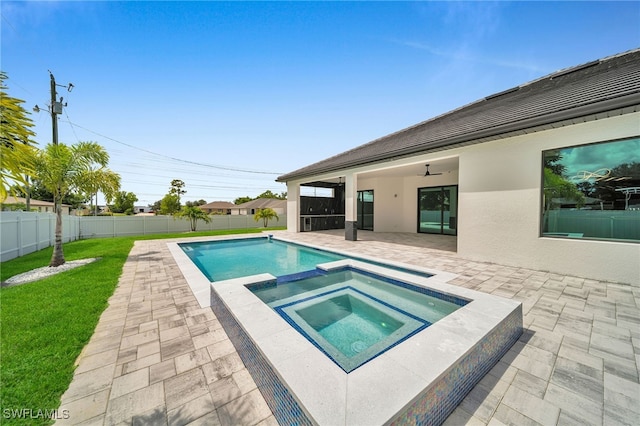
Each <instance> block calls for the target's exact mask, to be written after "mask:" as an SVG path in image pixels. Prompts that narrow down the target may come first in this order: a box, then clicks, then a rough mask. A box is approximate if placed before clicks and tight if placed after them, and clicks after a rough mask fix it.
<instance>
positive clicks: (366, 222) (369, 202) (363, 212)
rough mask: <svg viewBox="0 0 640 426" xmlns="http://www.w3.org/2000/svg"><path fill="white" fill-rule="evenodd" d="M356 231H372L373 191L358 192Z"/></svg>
mask: <svg viewBox="0 0 640 426" xmlns="http://www.w3.org/2000/svg"><path fill="white" fill-rule="evenodd" d="M357 220H358V229H364V230H366V231H373V190H368V191H358V219H357Z"/></svg>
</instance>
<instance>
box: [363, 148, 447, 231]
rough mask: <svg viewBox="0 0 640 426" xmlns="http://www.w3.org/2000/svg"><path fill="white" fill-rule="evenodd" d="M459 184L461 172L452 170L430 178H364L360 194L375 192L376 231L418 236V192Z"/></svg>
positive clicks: (374, 217)
mask: <svg viewBox="0 0 640 426" xmlns="http://www.w3.org/2000/svg"><path fill="white" fill-rule="evenodd" d="M456 151H457V150H456ZM425 161H427V160H425ZM457 184H458V171H457V170H451V173H446V174H443V175H434V176H430V177H428V178H425V177H423V176H409V177H405V178H402V177H393V178H373V179H365V178H361V179H359V180H358V190H368V189H373V230H374V231H375V232H414V233H415V232H417V230H418V223H417V218H418V188H424V187H429V186H443V185H457Z"/></svg>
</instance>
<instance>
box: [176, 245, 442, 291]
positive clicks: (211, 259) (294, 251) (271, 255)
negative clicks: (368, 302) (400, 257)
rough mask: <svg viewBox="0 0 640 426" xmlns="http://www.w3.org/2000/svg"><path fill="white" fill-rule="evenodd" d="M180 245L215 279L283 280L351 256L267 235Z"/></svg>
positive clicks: (404, 269) (198, 265)
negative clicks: (266, 275)
mask: <svg viewBox="0 0 640 426" xmlns="http://www.w3.org/2000/svg"><path fill="white" fill-rule="evenodd" d="M178 246H179V247H180V248H181V249H182V251H183V252H184V253H185V254H186V255H187V256H188V257H189V259H191V261H192V262H193V263H194V264H195V265H196V266H197V267H198V269H199V270H200V271H201V272H202V273H203V274H204V275H205V276H206V277H207V279H209V281H212V282H215V281H223V280H229V279H233V278H239V277H246V276H250V275H257V274H264V273H269V274H271V275H273V276H275V277H278V278H279V279H282V280H291V279H296V278H297V276H296V274H299V273H304V272H309V271H315V270H316V266H317V265H319V264H322V263H327V262H334V261H337V260H344V259H348V258H349V257H347V256H343V255H341V254H338V253H333V252H330V251H326V250H320V249H315V248H311V247H307V246H303V245H300V244H293V243H288V242H286V241H280V240H276V239H272V238H264V237H258V238H240V239H232V240H223V241H205V242H196V243H180V244H178ZM358 260H361V261H364V262H368V263H372V264H377V265H383V266H385V267H387V268H391V269H395V270H399V271H403V272H407V273H411V274H415V275H420V276H423V277H430V276H432V274H429V273H426V272H419V271H415V270H412V269H406V268H402V267H398V266H392V265H386V264H381V263H379V262H374V261H368V260H365V259H358Z"/></svg>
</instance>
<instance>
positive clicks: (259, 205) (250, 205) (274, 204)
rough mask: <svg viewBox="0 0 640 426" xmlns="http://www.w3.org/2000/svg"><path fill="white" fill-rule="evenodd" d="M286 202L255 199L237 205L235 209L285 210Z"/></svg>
mask: <svg viewBox="0 0 640 426" xmlns="http://www.w3.org/2000/svg"><path fill="white" fill-rule="evenodd" d="M286 207H287V200H279V199H277V198H256V199H255V200H251V201H247V202H246V203H242V204H238V205H237V206H235V207H234V208H236V209H266V208H271V209H273V208H286Z"/></svg>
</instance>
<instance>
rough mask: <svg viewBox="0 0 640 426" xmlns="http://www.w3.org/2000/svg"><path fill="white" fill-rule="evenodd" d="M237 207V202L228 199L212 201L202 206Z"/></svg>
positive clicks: (211, 207) (206, 207) (202, 207)
mask: <svg viewBox="0 0 640 426" xmlns="http://www.w3.org/2000/svg"><path fill="white" fill-rule="evenodd" d="M235 207H237V206H236V205H235V204H233V203H230V202H228V201H212V202H210V203H207V204H204V205H202V206H200V208H201V209H232V208H235Z"/></svg>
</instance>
